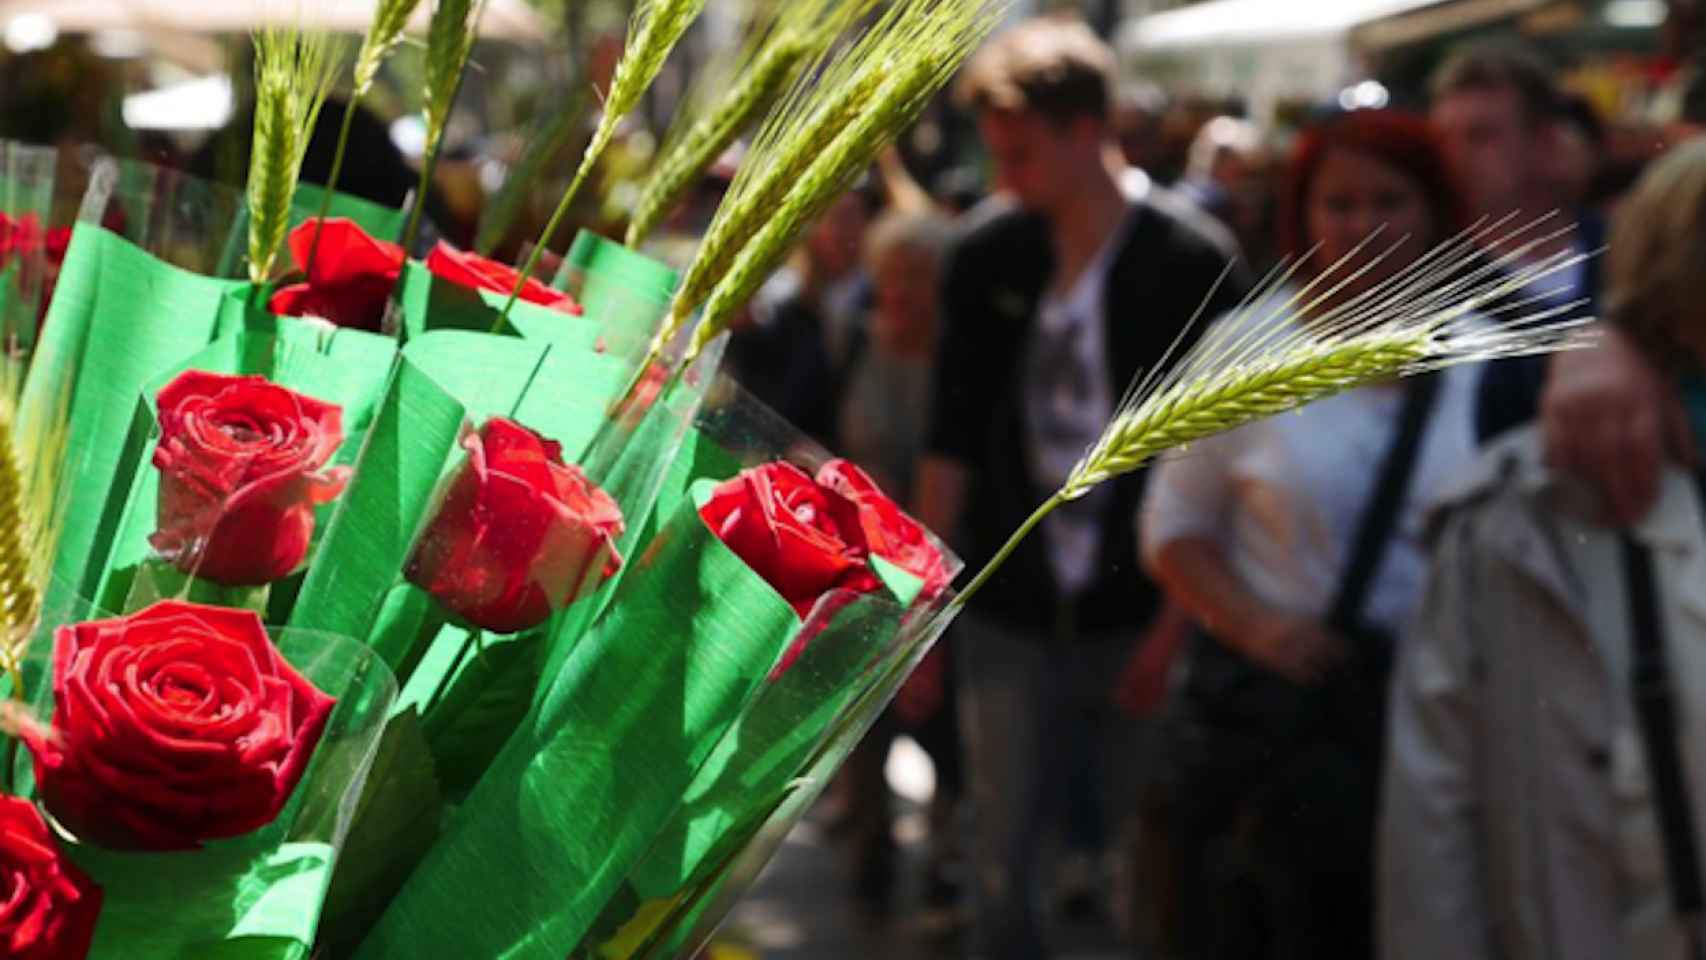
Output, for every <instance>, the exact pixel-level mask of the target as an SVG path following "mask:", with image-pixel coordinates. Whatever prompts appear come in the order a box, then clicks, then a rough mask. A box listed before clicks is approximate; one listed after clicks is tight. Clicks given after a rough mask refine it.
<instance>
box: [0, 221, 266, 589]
mask: <svg viewBox="0 0 1706 960" xmlns="http://www.w3.org/2000/svg"><path fill="white" fill-rule="evenodd" d="M244 286H245V285H244V284H242V283H241V282H239V281H231V280H217V279H213V278H211V277H206V276H202V275H200V274H196V273H192V272H190V271H187V270H183V269H180V268H178V267H174V266H172V265H170V264H168V263H165V262H164V261H162V260H159V259H156V258H155V257H153V256H151V255H149V254H148V253H146V252H145V251H143V250H142V249H141V248H139V247H137V246H136V245H134V244H132V243H130V242H128V241H126V240H125V239H123V238H122V237H120V236H118V235H117V234H114V233H112V232H110V231H107V230H104V229H102V228H100V227H96V226H92V225H90V224H87V223H79V224H77V226H76V227H75V229H74V230H73V233H72V239H71V246H70V248H69V250H68V251H67V253H66V257H65V264H64V266H63V268H62V269H61V271H60V275H59V285H58V287H57V288H56V290H55V292H54V297H53V303H52V304H51V305H50V306H49V308H48V316H47V324H46V326H45V327H44V329H43V331H42V339H41V343H40V345H39V346H38V348H37V351H36V356H35V361H34V363H33V364H32V366H31V369H30V374H29V377H28V379H27V380H26V382H25V385H24V396H23V400H22V403H21V406H20V409H19V414H18V435H19V436H21V437H29V436H31V435H32V434H33V433H35V432H37V431H46V430H49V429H51V428H52V426H53V425H54V424H55V423H56V422H57V421H58V420H59V419H60V418H61V417H63V418H64V420H65V422H66V424H68V428H67V429H68V434H69V438H70V439H69V442H67V443H66V457H65V462H64V464H63V465H62V471H63V472H62V474H61V475H62V476H64V477H66V478H75V482H74V483H68V484H67V487H68V488H69V492H68V496H67V498H66V504H65V526H64V529H63V531H62V533H61V536H60V541H59V546H58V552H57V554H56V557H55V563H54V575H55V576H57V577H59V578H60V579H61V580H64V581H65V582H66V583H67V584H70V585H71V588H72V589H74V590H76V591H77V592H78V593H79V594H80V595H82V596H93V595H94V594H95V592H96V590H97V588H98V587H99V582H100V578H101V576H102V573H103V572H104V568H103V564H104V562H105V559H106V556H107V553H108V551H109V548H110V546H111V542H112V535H113V532H114V528H113V522H114V518H112V517H110V516H107V504H108V501H109V499H111V498H113V494H114V493H115V491H123V490H126V489H127V488H126V487H125V485H124V483H125V480H126V478H128V476H129V470H130V469H134V465H133V464H130V463H128V462H127V460H128V459H129V458H131V457H133V456H134V455H135V452H136V451H135V450H134V449H131V450H127V449H126V443H125V438H126V436H127V435H128V431H129V430H130V428H131V426H132V423H133V421H134V419H135V417H136V412H137V398H138V396H139V395H140V393H141V391H142V389H143V388H144V387H145V386H146V385H147V384H149V383H151V382H153V380H154V379H155V378H156V377H157V376H158V375H159V374H160V373H161V372H162V371H165V370H170V369H172V368H174V367H175V366H177V365H178V364H181V363H182V362H184V360H185V359H186V358H188V357H190V356H192V355H194V354H195V353H196V351H198V350H200V349H202V348H203V347H205V346H206V345H207V344H208V342H209V341H211V340H212V339H213V336H214V333H215V331H216V329H217V328H218V327H219V325H220V319H219V318H220V313H221V312H222V311H223V310H226V309H228V307H227V306H226V295H227V294H228V293H229V292H231V291H233V290H237V289H239V288H243V287H244ZM121 470H122V471H123V472H122V474H121ZM122 497H123V494H122V493H120V494H119V495H118V497H117V499H118V500H119V501H120V502H121V503H122Z"/></svg>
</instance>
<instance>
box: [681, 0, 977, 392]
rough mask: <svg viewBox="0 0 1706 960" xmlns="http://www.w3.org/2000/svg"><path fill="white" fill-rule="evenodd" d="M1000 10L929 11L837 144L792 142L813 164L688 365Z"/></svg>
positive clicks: (715, 298)
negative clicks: (906, 53)
mask: <svg viewBox="0 0 1706 960" xmlns="http://www.w3.org/2000/svg"><path fill="white" fill-rule="evenodd" d="M1000 9H1001V8H1000V5H998V4H993V3H987V2H981V0H966V2H947V3H941V4H939V5H938V6H936V7H935V8H934V9H932V10H928V11H927V12H926V13H925V15H924V20H923V21H922V22H921V23H920V24H919V29H918V32H917V33H915V34H910V36H911V38H912V39H913V40H914V41H915V42H916V44H917V49H916V50H915V51H913V55H912V56H910V57H905V58H901V57H896V58H895V59H894V60H893V61H890V64H891V65H890V66H888V67H887V68H886V69H884V70H882V71H880V74H881V75H882V81H881V83H880V85H879V86H878V87H877V88H876V91H875V93H874V94H873V95H872V96H871V97H870V99H869V101H868V102H867V103H866V104H865V105H864V108H863V109H862V110H861V111H859V112H858V113H857V114H855V115H854V116H852V117H851V118H850V122H848V123H847V124H846V125H845V126H843V127H842V128H841V130H840V131H839V132H838V133H836V135H835V137H834V139H832V140H830V141H829V142H828V143H827V144H824V143H815V144H812V143H808V142H807V141H795V142H794V145H793V149H795V150H798V151H799V152H801V153H808V151H809V157H810V160H809V162H808V163H807V164H806V166H805V169H804V171H803V172H802V173H801V174H800V177H799V179H798V181H797V182H795V183H793V184H792V186H790V187H789V188H788V189H787V192H786V193H785V194H783V196H782V199H781V202H780V203H779V204H777V205H775V206H773V207H771V209H769V210H768V211H766V213H765V216H764V218H763V220H762V221H761V222H760V223H758V224H757V229H756V230H755V231H754V232H753V234H752V235H751V238H750V239H749V240H747V241H746V242H745V244H744V245H742V246H741V247H740V249H739V250H738V251H737V252H735V254H734V257H733V260H732V262H731V264H730V266H729V268H728V272H727V273H726V274H725V275H724V276H723V277H722V279H721V280H720V281H719V282H718V283H717V285H716V287H715V288H714V289H713V291H712V292H711V295H710V297H709V299H707V300H706V301H705V303H704V315H703V316H702V317H701V319H700V321H699V326H698V328H697V329H695V330H694V335H693V340H692V343H691V345H690V346H689V348H688V351H687V354H686V357H685V360H686V361H687V362H691V361H692V359H693V358H694V357H696V356H697V355H698V353H699V351H700V350H701V349H702V348H703V347H704V346H705V344H707V343H709V342H710V341H711V340H712V339H713V338H715V337H716V335H717V334H719V333H721V332H722V331H723V329H725V328H726V327H727V326H728V322H729V320H730V318H731V317H733V316H734V314H735V311H736V310H737V309H739V307H740V306H741V305H742V304H744V303H746V302H747V300H748V299H749V298H750V297H751V296H752V294H753V293H755V292H756V291H757V290H758V287H759V285H760V284H762V283H763V282H764V279H765V278H766V277H768V276H769V275H770V273H771V271H773V270H775V268H776V267H777V265H778V264H780V263H781V262H782V258H783V257H785V256H787V253H788V250H789V248H790V247H792V246H793V244H794V241H795V240H797V239H798V238H799V236H800V234H801V233H802V232H804V230H805V228H806V227H807V226H808V225H809V224H810V223H811V222H812V221H813V220H815V219H817V217H818V216H819V215H820V214H821V213H823V211H824V209H825V208H826V207H828V206H829V204H830V203H831V202H832V201H834V199H835V198H836V197H837V196H838V195H840V194H841V193H842V192H843V191H844V190H846V189H847V187H848V186H849V185H850V184H851V183H852V181H853V180H854V179H855V178H856V177H857V176H858V175H859V173H860V172H861V171H863V170H864V169H866V168H867V167H869V166H870V164H871V161H872V160H873V159H874V158H875V157H876V155H877V152H878V151H880V150H881V149H882V148H883V147H884V146H885V145H887V144H888V143H890V142H891V141H892V140H893V139H894V137H895V136H896V135H898V134H899V132H900V131H901V130H904V129H905V128H906V127H907V126H908V125H909V124H911V123H912V121H913V120H915V119H917V117H918V114H919V112H920V111H922V110H923V109H924V106H925V104H927V103H929V101H930V98H931V97H932V96H933V95H934V94H935V93H936V91H937V90H939V89H940V88H941V86H942V84H944V83H946V82H947V81H948V78H949V77H951V76H952V75H953V73H954V71H955V70H956V69H957V68H958V67H959V64H960V61H961V60H963V59H964V58H965V56H966V55H967V54H969V53H970V52H971V50H972V49H973V48H974V47H976V45H977V44H978V43H979V42H980V41H981V40H982V39H983V37H984V36H985V35H986V34H987V33H988V32H989V30H991V29H992V28H993V27H994V26H995V23H996V22H997V18H998V15H999V13H1000ZM707 242H709V241H707ZM683 300H684V298H681V297H678V298H677V300H676V301H675V303H674V304H672V309H671V314H670V316H671V319H672V320H676V319H679V314H680V307H681V306H682V305H683ZM660 346H661V344H660Z"/></svg>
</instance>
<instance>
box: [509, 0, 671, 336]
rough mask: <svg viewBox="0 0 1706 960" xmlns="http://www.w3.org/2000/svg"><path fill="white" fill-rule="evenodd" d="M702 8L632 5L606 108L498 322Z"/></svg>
mask: <svg viewBox="0 0 1706 960" xmlns="http://www.w3.org/2000/svg"><path fill="white" fill-rule="evenodd" d="M704 9H705V0H640V3H639V5H638V6H637V7H635V8H634V19H633V20H632V22H631V23H630V25H629V28H628V43H627V46H625V47H624V48H623V50H622V58H621V59H620V60H618V61H617V62H616V72H615V74H614V75H612V77H611V79H610V93H609V95H608V96H607V97H606V98H605V101H604V113H603V114H602V115H601V116H600V117H599V120H598V127H597V129H595V130H594V131H593V134H592V142H591V143H589V144H588V145H587V148H586V152H585V153H584V154H583V155H582V156H581V162H580V166H579V167H578V168H577V169H576V170H575V176H574V179H573V180H571V181H570V182H569V188H568V189H567V190H565V191H563V196H562V198H561V199H560V200H558V201H557V209H556V210H555V211H553V212H552V214H551V219H550V220H549V221H547V222H546V224H545V229H544V231H543V232H542V233H540V235H539V240H538V242H537V243H535V244H534V245H533V252H532V253H531V254H530V255H529V256H528V258H527V262H526V263H525V264H523V265H522V268H521V272H520V275H519V276H518V277H516V281H515V289H514V290H512V291H510V295H509V300H508V301H506V302H505V303H504V308H503V311H502V312H501V313H500V314H499V315H498V321H497V324H498V325H499V326H501V325H502V324H503V322H504V320H505V319H506V318H507V317H508V316H509V311H510V308H511V307H513V306H515V301H516V299H517V298H519V297H520V296H521V289H522V287H524V286H525V285H526V284H527V278H528V277H529V276H531V275H532V274H533V270H534V268H535V267H537V266H538V265H539V256H540V254H542V253H544V252H545V248H546V247H547V246H548V245H549V244H550V243H551V238H552V237H553V236H555V235H556V233H557V227H558V226H559V225H560V224H561V223H562V220H563V217H564V216H565V215H566V214H567V213H568V212H569V207H570V205H571V204H573V202H574V199H575V195H576V194H577V193H579V192H580V188H581V185H582V184H583V183H584V182H585V181H586V178H587V176H588V175H590V174H591V173H592V170H593V168H594V167H596V166H597V165H598V159H599V157H601V156H603V154H604V150H605V148H606V147H608V146H609V145H610V140H611V138H612V137H614V136H615V135H616V127H617V125H618V124H620V123H621V121H622V118H623V117H626V116H627V115H628V114H629V113H630V112H631V111H633V109H634V107H636V106H637V105H639V102H640V97H641V95H643V94H644V93H645V92H646V88H647V87H650V86H651V85H652V81H653V80H654V79H656V78H657V75H658V71H659V70H661V69H663V64H664V61H665V60H668V59H669V54H670V51H672V50H674V49H675V44H676V42H677V41H679V40H680V39H681V35H682V34H683V33H685V32H687V28H688V27H689V26H691V25H692V23H693V21H694V20H695V19H697V18H698V16H699V14H700V12H701V11H703V10H704Z"/></svg>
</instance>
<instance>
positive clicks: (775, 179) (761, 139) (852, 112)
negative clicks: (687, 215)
mask: <svg viewBox="0 0 1706 960" xmlns="http://www.w3.org/2000/svg"><path fill="white" fill-rule="evenodd" d="M1003 7H1004V4H1003V3H998V2H980V0H941V2H931V0H897V2H895V3H894V4H892V5H890V6H889V8H888V10H886V11H885V12H884V13H883V15H882V16H881V17H880V18H878V20H877V22H876V23H875V24H874V25H872V26H871V27H870V28H869V29H867V30H865V31H864V32H863V33H862V34H860V35H859V36H858V37H857V38H856V39H855V40H854V41H853V42H852V43H850V44H848V45H847V46H845V47H844V48H843V49H841V50H840V51H839V52H837V53H836V54H834V55H833V56H831V57H830V58H829V60H828V62H827V63H826V64H824V65H823V66H822V69H810V70H807V71H805V75H804V76H802V77H801V78H800V80H799V81H798V82H797V83H796V85H795V87H794V88H793V89H792V90H790V91H789V93H788V94H787V96H785V97H784V98H783V101H782V103H781V105H780V106H779V107H778V108H777V109H776V110H775V112H774V113H772V114H771V116H770V117H769V118H768V119H766V120H765V122H764V126H763V128H762V129H761V130H760V131H759V134H758V137H757V138H756V140H755V142H754V144H753V148H752V150H751V151H750V152H749V153H748V154H747V157H746V159H745V160H744V161H743V162H742V163H741V169H740V171H739V172H738V173H737V174H736V176H735V182H734V183H733V184H732V185H731V186H730V188H729V192H728V194H727V195H726V196H725V197H724V198H723V202H722V204H721V205H720V206H719V207H718V208H717V213H716V215H715V216H714V217H713V218H712V220H711V225H710V227H709V228H708V229H707V230H706V233H705V236H704V238H703V239H702V240H701V241H700V243H699V250H698V253H697V254H696V255H695V256H694V258H693V262H692V263H691V264H690V265H689V266H688V268H687V271H686V273H685V274H684V275H683V276H682V279H681V286H680V288H679V289H678V290H677V291H676V295H675V299H674V302H673V303H672V304H671V306H670V311H669V315H668V317H667V318H666V319H665V321H664V325H663V329H662V330H660V331H659V333H658V336H657V338H656V340H655V341H654V344H661V343H666V342H668V341H670V340H671V339H673V338H674V336H675V334H676V332H677V331H678V330H680V329H681V327H682V326H684V325H685V324H686V323H687V322H688V321H689V320H690V319H691V318H692V316H693V313H694V311H695V310H697V309H699V307H700V306H701V305H703V304H704V303H705V301H706V300H707V299H708V298H709V297H710V296H711V293H712V291H713V290H715V289H716V288H717V285H718V284H719V283H720V282H722V280H723V279H724V277H725V276H726V275H727V274H728V273H729V272H730V271H731V269H733V267H734V263H735V258H736V256H737V255H739V254H740V252H741V251H742V250H743V249H745V248H746V247H747V245H748V244H749V243H750V242H751V241H752V240H753V238H754V236H755V235H756V234H757V233H758V232H759V231H760V230H761V229H763V228H764V227H765V226H766V225H767V224H768V223H769V221H770V218H771V213H772V211H773V210H774V209H775V208H776V207H777V206H778V205H780V204H781V203H782V202H783V198H784V197H786V196H788V195H789V193H790V192H791V191H793V190H794V189H795V188H796V186H797V185H799V184H800V183H801V182H802V181H803V180H804V179H805V178H806V171H807V169H808V168H809V167H811V166H812V165H813V164H814V163H815V162H816V161H817V160H818V159H820V152H821V151H823V150H824V149H825V147H826V145H828V144H831V143H834V142H836V141H837V139H838V137H839V135H840V134H841V133H842V132H843V131H844V130H846V129H847V128H848V126H850V125H851V124H853V123H855V122H856V121H858V120H860V119H861V118H863V117H866V116H868V115H869V113H870V112H871V111H872V110H874V109H876V107H875V103H876V98H877V96H878V94H879V92H880V91H883V90H884V89H885V85H887V86H888V90H889V93H890V95H893V94H894V93H895V89H896V88H895V87H894V86H893V85H892V84H891V83H890V81H891V80H893V79H894V75H895V73H896V72H897V71H900V70H904V69H907V68H908V67H909V66H913V67H916V66H921V65H922V64H921V63H920V62H921V61H923V62H927V63H932V64H936V65H939V66H945V67H946V68H947V71H946V72H944V73H943V74H942V75H941V78H940V79H939V80H938V81H936V85H938V86H939V85H940V83H941V82H945V80H946V77H947V75H948V74H949V73H951V72H952V70H953V68H954V67H955V66H957V65H958V64H959V62H960V60H962V59H963V58H964V56H965V54H966V53H968V52H969V45H971V44H974V43H975V41H976V39H979V38H981V36H982V34H983V33H984V32H987V30H988V29H989V28H990V27H991V26H992V25H993V19H992V18H993V16H994V15H995V14H996V13H998V12H999V10H1000V9H1002V8H1003ZM955 25H957V26H958V28H959V29H958V30H957V31H956V30H955V29H954V27H955ZM938 61H940V62H939V63H938ZM885 115H886V116H888V117H889V118H890V120H891V121H893V120H895V119H899V115H898V114H896V113H894V111H893V110H892V108H891V109H889V110H887V111H885ZM898 133H899V128H898V127H895V128H894V129H880V130H879V132H878V134H877V135H878V136H879V138H880V142H879V143H878V144H875V145H874V146H880V145H881V142H887V141H888V140H891V139H893V137H894V136H896V135H897V134H898ZM875 153H876V151H875V149H873V150H872V151H871V155H872V156H875Z"/></svg>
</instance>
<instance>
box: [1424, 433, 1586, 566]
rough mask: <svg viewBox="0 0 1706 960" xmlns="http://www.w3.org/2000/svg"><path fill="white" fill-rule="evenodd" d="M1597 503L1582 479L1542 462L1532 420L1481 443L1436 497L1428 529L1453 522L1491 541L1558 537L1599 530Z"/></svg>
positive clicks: (1434, 531)
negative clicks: (1465, 467) (1526, 424)
mask: <svg viewBox="0 0 1706 960" xmlns="http://www.w3.org/2000/svg"><path fill="white" fill-rule="evenodd" d="M1597 505H1598V501H1597V499H1596V498H1595V497H1594V495H1593V492H1592V491H1591V490H1590V489H1589V488H1588V487H1587V486H1586V485H1585V484H1584V483H1582V482H1581V481H1580V480H1578V479H1576V478H1574V477H1572V476H1570V475H1569V474H1565V473H1562V472H1560V471H1558V470H1555V469H1553V468H1552V467H1551V466H1550V465H1549V464H1548V463H1547V462H1546V449H1545V444H1544V441H1543V439H1542V437H1541V433H1540V428H1539V427H1537V426H1532V425H1531V426H1526V427H1521V428H1518V429H1515V430H1511V431H1509V432H1508V433H1505V434H1503V435H1501V436H1500V437H1499V438H1498V439H1497V440H1494V441H1493V442H1491V443H1489V444H1487V445H1486V446H1485V447H1484V448H1482V450H1481V452H1480V454H1479V455H1478V456H1477V457H1476V459H1475V460H1473V461H1472V462H1471V464H1470V466H1469V467H1468V468H1467V469H1466V470H1465V471H1464V472H1463V474H1462V476H1461V477H1460V478H1459V479H1458V481H1457V482H1456V483H1454V484H1451V485H1450V486H1448V487H1446V488H1445V489H1444V490H1443V491H1441V492H1440V494H1439V495H1438V496H1437V497H1436V498H1435V499H1434V501H1433V503H1432V507H1431V513H1430V520H1429V524H1428V528H1429V531H1430V535H1437V534H1438V532H1439V531H1440V529H1441V528H1443V527H1444V526H1445V525H1447V524H1449V523H1457V524H1459V525H1464V526H1467V527H1469V528H1471V529H1473V530H1475V531H1476V532H1477V539H1480V540H1483V541H1487V542H1494V543H1520V542H1532V541H1533V540H1534V537H1533V536H1532V534H1535V533H1540V534H1543V535H1544V537H1543V539H1547V540H1556V539H1557V537H1558V536H1560V535H1561V534H1563V533H1569V534H1571V535H1582V534H1586V533H1588V532H1591V531H1593V530H1595V529H1597V528H1598V527H1599V526H1600V523H1599V520H1598V506H1597Z"/></svg>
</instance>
